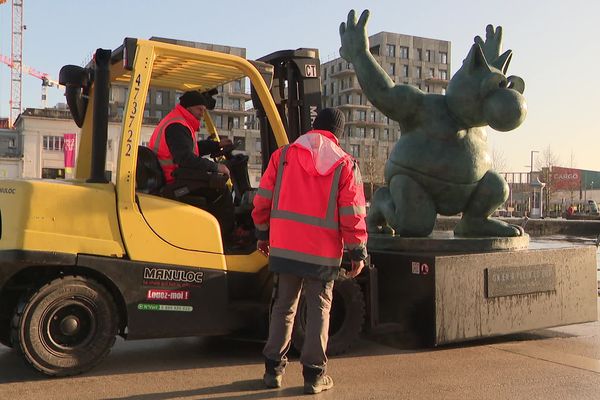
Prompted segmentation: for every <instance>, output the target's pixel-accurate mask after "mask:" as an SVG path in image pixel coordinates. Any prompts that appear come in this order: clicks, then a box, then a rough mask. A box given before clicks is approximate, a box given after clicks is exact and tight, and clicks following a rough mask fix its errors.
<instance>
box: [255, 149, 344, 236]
mask: <svg viewBox="0 0 600 400" xmlns="http://www.w3.org/2000/svg"><path fill="white" fill-rule="evenodd" d="M288 146H289V145H287V146H284V147H283V148H282V149H281V157H280V158H279V164H278V165H277V178H276V179H275V192H274V193H273V209H272V210H271V218H280V219H287V220H290V221H296V222H300V223H303V224H307V225H313V226H319V227H322V228H328V229H339V224H338V221H336V220H335V210H336V208H337V197H338V191H339V185H340V175H341V173H342V168H343V166H344V164H340V165H338V166H337V167H336V169H335V171H334V173H333V180H332V181H331V189H330V190H329V200H328V203H327V212H326V213H325V218H319V217H314V216H312V215H305V214H300V213H296V212H293V211H284V210H279V193H280V192H281V181H282V180H283V167H284V166H285V155H286V153H287V150H288ZM259 190H260V188H259Z"/></svg>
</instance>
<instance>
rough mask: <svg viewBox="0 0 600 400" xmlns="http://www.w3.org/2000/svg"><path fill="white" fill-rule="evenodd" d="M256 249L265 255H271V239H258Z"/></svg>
mask: <svg viewBox="0 0 600 400" xmlns="http://www.w3.org/2000/svg"><path fill="white" fill-rule="evenodd" d="M256 249H257V250H258V251H260V252H261V253H263V254H264V255H265V256H267V257H268V256H269V241H268V240H257V241H256Z"/></svg>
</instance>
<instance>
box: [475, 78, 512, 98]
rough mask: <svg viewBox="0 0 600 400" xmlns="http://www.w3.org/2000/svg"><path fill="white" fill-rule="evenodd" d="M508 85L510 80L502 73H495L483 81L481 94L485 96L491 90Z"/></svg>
mask: <svg viewBox="0 0 600 400" xmlns="http://www.w3.org/2000/svg"><path fill="white" fill-rule="evenodd" d="M507 87H508V81H507V79H506V78H505V77H504V75H501V74H493V75H491V76H490V77H488V78H487V79H486V80H484V81H483V83H482V85H481V96H482V97H485V96H487V95H488V94H489V93H490V92H493V91H494V90H497V89H504V88H507Z"/></svg>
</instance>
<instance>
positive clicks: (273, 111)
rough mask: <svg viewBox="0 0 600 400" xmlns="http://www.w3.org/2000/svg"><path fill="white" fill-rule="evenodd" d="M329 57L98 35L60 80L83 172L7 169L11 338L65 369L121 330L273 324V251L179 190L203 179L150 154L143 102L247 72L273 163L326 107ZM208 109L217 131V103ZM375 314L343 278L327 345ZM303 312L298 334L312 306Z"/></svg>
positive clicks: (3, 296) (3, 243) (3, 278)
mask: <svg viewBox="0 0 600 400" xmlns="http://www.w3.org/2000/svg"><path fill="white" fill-rule="evenodd" d="M319 68H320V66H319V59H318V52H317V51H316V50H311V49H298V50H293V51H292V50H289V51H284V52H277V53H273V54H272V55H269V56H266V57H264V58H263V59H262V61H248V60H246V59H244V58H241V57H238V56H234V55H230V54H224V53H219V52H213V51H207V50H202V49H197V48H191V47H186V46H180V45H176V44H173V43H168V41H165V40H163V41H158V40H141V39H132V38H127V39H125V40H124V42H123V45H122V46H120V47H119V48H118V49H116V50H114V51H110V50H102V49H98V50H97V51H96V53H95V56H94V59H93V60H92V61H91V62H90V64H89V65H88V66H87V67H78V66H72V65H69V66H65V67H63V69H61V73H60V81H61V84H63V85H65V86H66V93H65V95H66V98H67V103H68V105H69V109H70V111H71V114H72V116H73V119H74V121H75V122H76V124H77V125H78V126H79V127H80V128H81V134H80V143H79V149H78V158H77V164H76V173H75V178H74V179H72V180H64V181H56V180H19V179H10V180H2V181H0V343H2V344H4V345H6V346H10V347H13V348H14V349H16V350H17V351H19V352H20V353H21V354H22V356H23V358H24V359H25V361H26V362H28V363H29V364H31V365H32V366H33V367H35V368H36V369H37V370H39V371H41V372H42V373H44V374H47V375H53V376H66V375H74V374H78V373H81V372H83V371H86V370H89V369H90V368H92V367H93V366H94V365H96V364H97V363H98V362H100V361H101V360H102V359H103V358H104V357H105V356H106V355H107V354H108V353H109V351H110V349H111V347H112V345H113V343H114V341H115V338H116V335H120V336H122V337H124V338H125V339H146V338H167V337H183V336H199V335H235V336H237V337H240V336H247V337H252V336H254V337H257V336H258V337H264V335H265V332H266V327H267V322H268V309H269V302H270V296H271V291H272V279H271V276H270V274H269V272H268V268H267V264H268V260H267V258H266V257H265V256H264V255H263V254H262V253H260V252H258V251H256V249H255V245H252V244H251V245H250V246H248V247H247V248H246V249H245V250H241V251H240V249H239V248H238V249H236V250H235V251H229V249H228V248H227V246H224V244H223V242H222V240H221V232H220V228H219V223H218V221H217V220H216V219H215V217H214V216H213V215H211V214H210V213H208V212H206V211H204V210H203V209H201V208H198V207H194V206H192V205H189V204H186V203H184V202H181V201H179V199H178V194H181V193H185V192H186V190H188V189H190V187H191V186H193V184H194V182H192V181H189V180H188V181H182V182H176V183H175V184H176V185H178V186H177V187H170V188H169V187H165V186H164V184H162V181H161V176H160V174H161V171H160V168H159V169H158V172H156V169H154V170H152V166H151V165H150V166H149V165H148V159H147V158H146V159H144V158H143V157H142V153H143V154H145V155H146V156H148V157H150V158H152V153H151V152H150V154H148V152H147V150H148V149H144V147H143V146H140V142H141V128H142V120H143V115H144V106H145V104H146V99H147V96H148V90H149V88H150V87H151V86H152V87H157V88H166V89H175V90H177V91H180V92H184V91H187V90H200V91H202V92H210V91H212V90H214V89H216V88H218V87H219V86H221V85H224V84H227V83H229V82H232V81H235V80H240V79H248V80H249V81H250V83H251V87H252V99H253V102H254V106H255V108H256V109H257V111H258V116H259V119H260V120H261V135H262V145H263V147H262V157H263V165H264V166H266V164H267V161H268V159H269V156H270V155H271V153H272V152H273V151H274V150H275V149H276V148H277V147H279V146H282V145H284V144H286V143H288V140H293V139H295V137H297V136H298V135H299V134H301V133H304V132H306V131H307V130H309V129H310V122H311V118H314V115H316V113H317V111H318V109H319V108H320V79H319V74H318V71H319ZM293 76H296V78H293ZM113 83H121V84H127V85H128V94H127V100H126V107H125V110H124V113H123V118H122V125H121V131H120V145H119V146H120V147H119V156H118V165H117V171H116V177H115V183H113V182H111V181H110V180H108V179H107V177H106V173H105V169H106V166H105V164H106V147H107V132H108V117H109V115H108V109H109V107H108V106H109V91H110V86H111V84H113ZM317 92H318V93H317ZM274 99H275V101H274ZM204 122H205V126H206V127H207V129H208V132H209V133H210V134H212V135H213V136H214V137H216V138H217V140H218V132H217V131H216V129H215V126H214V124H213V123H212V120H211V119H210V115H208V113H207V114H206V117H205V121H204ZM286 128H287V129H288V130H287V132H286ZM288 135H289V136H288ZM151 161H152V160H150V164H151ZM156 174H158V175H156ZM242 175H243V173H242ZM246 176H247V171H246ZM216 178H218V176H217V177H216ZM175 184H172V185H175ZM242 186H244V187H243V189H242V190H243V191H244V193H235V195H236V205H237V207H236V210H238V212H239V213H241V214H242V215H241V216H239V217H240V218H245V219H246V221H247V220H248V218H249V214H250V211H251V199H252V196H251V194H252V188H249V187H248V185H242ZM234 189H236V187H235V185H234ZM189 191H190V190H188V192H189ZM237 191H238V192H239V191H240V189H239V188H237ZM167 194H168V195H167ZM244 213H245V215H244ZM336 310H337V312H336ZM364 316H365V303H364V298H363V295H362V293H361V289H360V287H359V286H358V284H357V283H356V282H354V281H351V280H347V281H342V282H340V284H338V285H336V291H335V292H334V311H333V315H332V328H331V334H332V337H331V342H330V343H331V344H330V353H332V354H334V353H339V352H342V351H344V350H345V349H347V348H348V346H349V345H350V344H351V343H352V342H353V341H354V340H355V339H356V337H357V336H358V334H359V332H360V330H361V326H362V324H363V321H364ZM298 319H299V320H298V323H297V324H296V325H297V328H296V331H295V332H294V339H295V341H296V343H301V341H302V335H303V326H304V321H303V313H302V312H299V313H298Z"/></svg>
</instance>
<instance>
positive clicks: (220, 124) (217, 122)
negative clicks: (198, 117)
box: [211, 115, 223, 128]
mask: <svg viewBox="0 0 600 400" xmlns="http://www.w3.org/2000/svg"><path fill="white" fill-rule="evenodd" d="M211 117H212V120H213V124H215V127H216V128H222V127H223V117H222V116H221V115H211Z"/></svg>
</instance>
